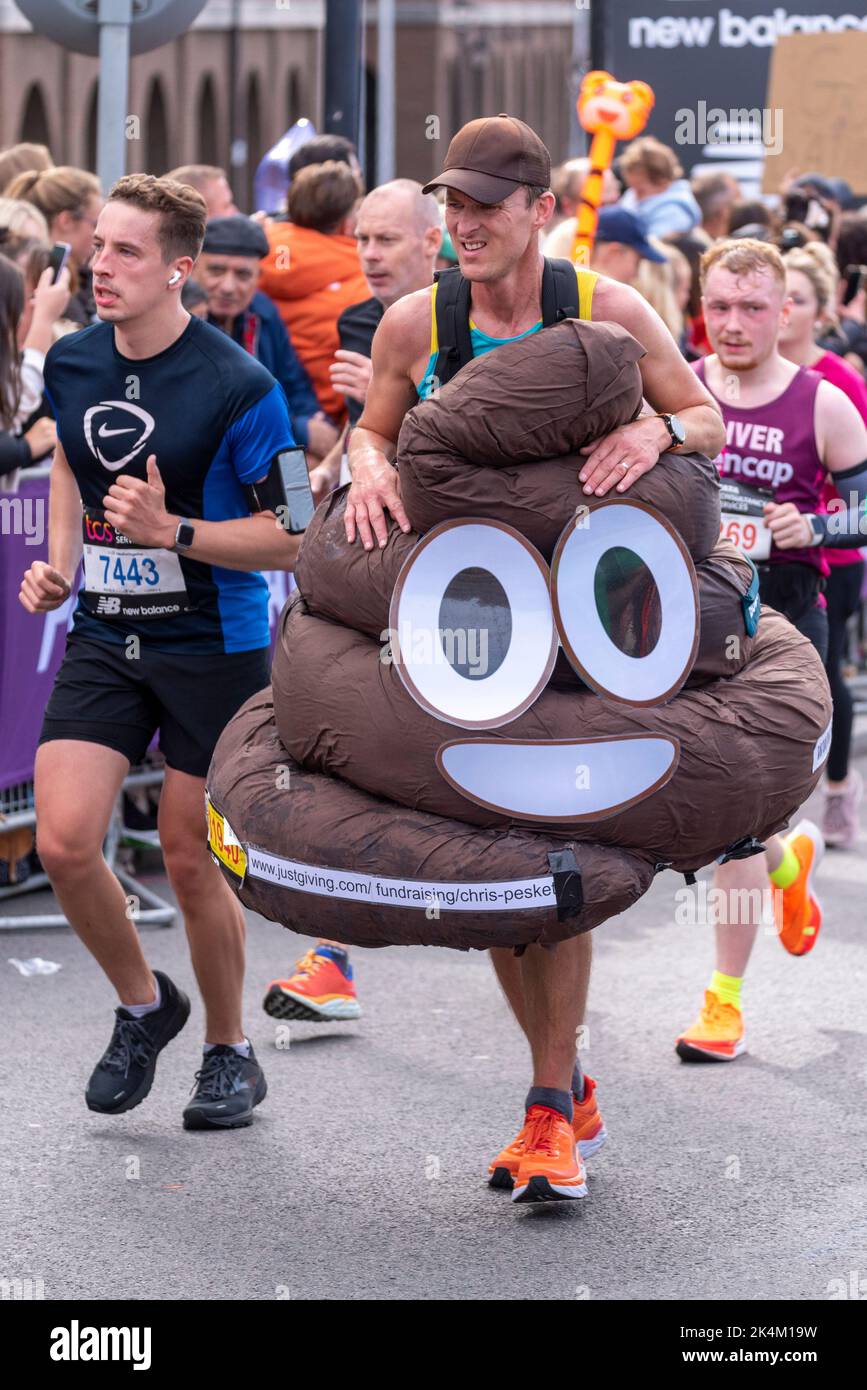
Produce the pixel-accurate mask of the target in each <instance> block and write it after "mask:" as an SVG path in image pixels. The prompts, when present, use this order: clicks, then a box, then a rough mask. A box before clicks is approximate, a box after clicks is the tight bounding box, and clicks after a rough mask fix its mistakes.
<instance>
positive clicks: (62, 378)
mask: <svg viewBox="0 0 867 1390" xmlns="http://www.w3.org/2000/svg"><path fill="white" fill-rule="evenodd" d="M206 215H207V213H206V207H205V203H204V200H203V199H202V198H201V196H200V195H199V194H198V193H196V192H195V191H194V190H193V189H191V188H187V187H185V186H183V185H181V184H178V183H176V182H174V181H173V180H169V179H156V178H153V177H152V176H150V175H146V174H136V175H131V176H129V177H126V178H123V179H121V180H120V181H119V182H118V183H117V184H115V186H114V188H113V189H112V191H111V193H110V195H109V198H108V201H107V203H106V205H105V208H104V210H103V212H102V213H101V215H100V218H99V221H98V223H97V227H96V232H95V235H94V260H93V272H94V291H95V297H96V304H97V310H98V313H99V317H100V320H101V322H99V323H97V324H94V325H92V326H91V327H89V328H87V329H85V330H83V331H82V332H80V333H76V334H74V335H71V336H68V337H66V338H63V339H61V340H60V342H58V343H56V344H55V345H54V347H53V348H52V349H51V351H50V352H49V353H48V356H47V358H46V363H45V387H46V393H47V395H48V396H49V398H50V400H51V403H52V407H53V409H54V413H55V415H56V418H57V429H58V440H59V442H58V447H57V452H56V455H55V459H54V465H53V469H52V479H51V499H50V512H49V560H48V563H45V562H42V561H37V562H36V563H35V564H34V565H32V566H31V567H30V569H29V570H28V571H27V574H26V575H25V576H24V580H23V583H22V586H21V601H22V603H23V605H24V607H25V608H27V609H28V611H30V612H34V613H35V612H44V611H46V610H48V609H52V608H56V607H58V606H59V605H60V604H61V603H62V602H63V601H64V600H65V599H66V598H67V597H68V595H69V593H70V591H71V588H72V585H73V582H74V576H75V574H76V571H77V569H78V565H79V561H80V560H81V559H82V558H83V561H84V584H83V586H82V590H81V593H80V596H79V600H78V607H77V608H76V611H75V619H74V624H73V628H72V632H71V634H70V636H69V640H68V644H67V651H66V656H65V659H64V661H63V664H62V666H61V668H60V671H59V673H58V677H57V681H56V683H55V686H54V690H53V693H52V695H51V698H50V700H49V703H48V708H47V710H46V713H45V722H44V726H43V730H42V736H41V740H40V747H39V750H38V753H37V758H36V814H37V843H38V849H39V854H40V858H41V860H42V863H43V865H44V867H45V869H46V871H47V873H48V875H49V878H50V880H51V883H52V886H53V888H54V890H55V892H56V894H57V897H58V898H59V900H60V902H61V905H62V906H63V910H64V912H65V913H66V915H67V917H68V919H69V921H70V923H71V924H72V926H73V927H74V929H75V931H76V932H77V933H78V935H79V936H80V937H81V939H82V940H83V941H84V943H85V945H86V946H87V948H88V950H90V952H91V953H92V955H94V956H95V957H96V959H97V961H98V962H99V964H100V965H101V966H102V968H103V970H104V971H105V973H106V974H107V975H108V977H109V979H110V980H111V982H112V984H113V985H114V987H115V989H116V990H117V993H118V997H119V999H120V1004H121V1007H120V1008H119V1009H118V1010H117V1018H116V1023H115V1028H114V1033H113V1035H112V1038H111V1042H110V1044H109V1047H108V1049H107V1051H106V1052H105V1054H104V1056H103V1057H102V1059H101V1060H100V1062H99V1063H98V1065H97V1067H96V1069H95V1071H94V1072H93V1075H92V1076H91V1079H90V1082H89V1084H88V1087H87V1092H86V1100H87V1104H88V1106H89V1107H90V1109H91V1110H97V1111H100V1112H101V1113H104V1114H117V1113H119V1112H121V1111H124V1110H129V1109H131V1108H132V1107H133V1106H135V1105H138V1104H139V1103H140V1101H142V1100H143V1099H144V1098H145V1096H146V1095H147V1093H148V1091H149V1090H150V1087H151V1084H152V1082H153V1077H154V1071H155V1067H156V1059H157V1055H158V1053H159V1051H160V1050H161V1048H162V1047H164V1046H165V1045H166V1043H167V1042H169V1041H170V1040H171V1038H173V1037H174V1036H175V1035H176V1034H177V1033H178V1032H180V1030H181V1028H182V1027H183V1026H184V1023H185V1022H186V1019H187V1016H188V1014H189V1008H190V1006H189V1001H188V1000H187V998H186V996H185V995H184V994H183V993H182V991H181V990H179V989H178V988H177V986H176V985H175V984H174V983H173V982H172V981H171V980H170V979H169V978H168V976H167V975H165V974H164V973H163V972H162V971H153V972H152V971H151V970H150V968H149V966H148V964H147V962H146V960H145V957H144V954H143V951H142V947H141V942H140V940H139V937H138V933H137V932H136V929H135V926H134V924H133V922H132V921H131V920H130V917H129V916H128V915H127V902H126V900H125V897H124V893H123V890H122V888H121V886H120V884H119V882H118V880H117V879H116V878H115V876H114V874H113V873H111V871H110V870H109V869H108V867H107V865H106V863H105V860H104V859H103V856H102V844H103V840H104V837H105V834H106V829H107V826H108V824H109V819H110V816H111V812H112V808H113V806H114V803H115V800H116V798H117V795H118V792H119V790H120V787H121V784H122V782H123V779H124V777H125V776H126V774H127V772H128V770H129V767H130V765H131V764H135V763H137V762H139V761H140V760H141V758H142V757H143V755H144V753H145V750H146V749H147V747H148V745H149V744H150V742H151V739H152V738H153V735H154V733H155V732H156V731H157V730H159V734H160V744H161V747H162V750H163V753H164V754H165V758H166V772H165V781H164V785H163V789H162V794H161V798H160V809H159V832H160V843H161V846H162V851H163V856H164V859H165V864H166V872H167V874H168V877H169V881H170V882H171V885H172V888H173V890H174V893H175V896H176V897H177V900H178V903H179V905H180V907H181V910H182V912H183V915H184V920H185V924H186V928H187V934H188V938H189V943H190V953H191V956H192V960H193V966H194V969H195V972H196V977H197V980H198V984H199V988H200V990H201V993H202V998H203V1000H204V1004H205V1013H206V1032H205V1038H206V1043H205V1058H204V1062H203V1066H202V1068H201V1070H200V1072H199V1073H198V1074H197V1082H198V1085H197V1087H196V1091H195V1095H194V1096H193V1099H192V1100H191V1102H190V1103H189V1104H188V1105H187V1108H186V1110H185V1111H184V1125H185V1126H186V1127H187V1128H191V1129H201V1128H231V1127H235V1126H238V1125H246V1124H249V1123H250V1122H251V1120H252V1111H253V1106H254V1105H257V1104H258V1103H259V1102H260V1101H261V1100H262V1099H264V1096H265V1092H266V1085H265V1078H264V1075H263V1074H262V1071H261V1068H260V1067H259V1064H258V1062H257V1061H256V1058H255V1056H254V1054H253V1050H252V1047H251V1045H250V1043H249V1041H248V1040H247V1039H246V1038H245V1036H244V1032H243V1027H242V1022H241V986H242V981H243V971H244V916H243V912H242V910H241V907H240V904H239V903H238V902H237V900H236V898H235V897H234V896H233V894H232V892H231V890H230V889H229V887H228V885H227V884H226V883H225V882H224V880H223V878H222V876H221V874H220V871H219V870H218V868H217V867H216V865H215V864H214V863H213V861H212V860H211V858H210V856H209V852H208V844H207V833H206V822H205V799H204V793H205V774H206V773H207V770H208V764H209V762H210V758H211V754H212V752H213V749H214V745H215V743H216V741H217V738H218V737H219V734H220V732H221V730H222V729H223V728H224V726H225V725H226V723H227V722H228V720H229V719H231V717H232V715H233V714H234V713H235V711H236V710H237V709H238V708H239V706H240V705H241V704H242V703H243V702H244V701H245V700H246V699H247V698H248V697H249V696H250V695H252V694H254V693H255V692H256V691H257V690H260V689H261V688H262V687H263V686H265V685H267V683H268V678H269V662H268V643H269V637H268V618H267V613H268V590H267V586H266V584H265V580H264V579H263V577H262V575H261V574H259V573H257V572H256V571H258V570H261V569H291V568H292V565H293V564H294V560H295V554H296V550H297V538H295V537H292V536H290V535H289V534H287V532H286V530H285V529H284V528H283V527H282V526H281V525H280V524H278V523H277V521H276V515H275V511H274V510H262V511H258V507H259V505H260V502H261V499H262V497H263V495H265V494H267V496H268V497H269V498H273V493H272V492H271V491H270V489H269V484H270V485H273V479H274V478H275V477H276V476H279V472H280V470H279V462H278V458H279V455H280V453H281V451H283V450H286V449H287V448H292V447H293V438H292V431H291V426H290V422H289V414H288V408H287V403H286V398H285V396H284V394H283V392H282V390H281V388H280V387H279V386H278V385H277V384H276V382H275V381H274V379H273V377H272V376H271V375H270V373H269V372H267V371H266V370H265V368H264V367H262V366H261V364H260V363H258V362H256V361H255V359H254V358H253V357H251V356H250V354H249V353H246V352H244V350H243V348H241V347H239V346H238V345H237V344H236V343H234V342H232V340H231V339H230V338H229V337H227V336H226V334H224V333H222V332H220V330H219V329H217V328H214V327H212V326H211V325H209V324H207V323H204V322H202V320H201V319H198V318H191V317H190V315H189V314H188V313H187V312H186V310H185V309H183V308H182V306H181V303H180V292H181V287H182V285H183V283H184V281H185V280H186V278H187V276H188V275H189V273H190V271H191V270H192V267H193V264H194V262H195V260H196V257H197V256H198V254H199V250H200V247H201V244H202V237H203V235H204V230H205V220H206ZM265 479H267V480H268V482H266V483H264V485H263V483H262V480H265ZM254 483H255V484H259V486H258V487H257V488H256V490H255V493H253V492H251V491H250V486H251V485H252V484H254ZM266 505H270V503H269V504H266ZM251 508H252V509H256V510H257V514H254V515H251Z"/></svg>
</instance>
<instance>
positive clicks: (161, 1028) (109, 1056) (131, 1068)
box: [84, 970, 190, 1115]
mask: <svg viewBox="0 0 867 1390" xmlns="http://www.w3.org/2000/svg"><path fill="white" fill-rule="evenodd" d="M154 975H155V976H156V978H157V979H158V980H159V984H160V995H161V1003H160V1007H159V1008H158V1009H154V1011H153V1013H152V1014H145V1016H144V1018H133V1016H132V1014H129V1013H127V1011H126V1009H125V1008H123V1006H121V1007H120V1008H118V1009H115V1014H116V1016H117V1019H116V1022H115V1025H114V1032H113V1033H112V1035H111V1042H110V1043H109V1045H108V1047H107V1049H106V1051H105V1052H104V1053H103V1055H102V1057H101V1058H100V1060H99V1062H98V1063H97V1065H96V1068H95V1070H94V1073H93V1075H92V1076H91V1078H90V1080H89V1082H88V1083H87V1090H86V1091H85V1093H84V1098H85V1100H86V1101H87V1105H88V1109H89V1110H98V1111H99V1112H100V1114H102V1115H120V1114H121V1112H122V1111H124V1110H132V1109H133V1107H134V1106H136V1105H139V1104H140V1103H141V1102H142V1101H143V1100H144V1098H145V1096H146V1095H147V1093H148V1091H149V1090H150V1088H151V1086H152V1085H153V1079H154V1073H155V1071H156V1068H157V1057H158V1056H159V1054H160V1052H161V1051H162V1049H163V1048H164V1047H165V1045H166V1043H169V1042H171V1040H172V1038H174V1037H176V1036H177V1034H178V1033H179V1032H180V1031H181V1029H182V1028H183V1026H184V1024H185V1023H186V1021H187V1019H188V1018H189V1016H190V1001H189V999H188V998H187V996H186V995H185V994H184V993H183V991H182V990H179V989H178V987H177V985H175V984H173V983H172V981H171V980H170V979H169V977H168V975H164V974H163V972H162V971H161V970H155V971H154Z"/></svg>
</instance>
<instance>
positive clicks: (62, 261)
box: [48, 241, 72, 285]
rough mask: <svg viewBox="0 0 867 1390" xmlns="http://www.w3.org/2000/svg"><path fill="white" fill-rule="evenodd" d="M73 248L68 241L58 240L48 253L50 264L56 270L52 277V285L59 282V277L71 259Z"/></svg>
mask: <svg viewBox="0 0 867 1390" xmlns="http://www.w3.org/2000/svg"><path fill="white" fill-rule="evenodd" d="M71 250H72V247H71V246H70V244H69V242H68V241H56V242H55V243H54V245H53V246H52V248H51V250H50V252H49V253H48V264H49V266H50V267H51V269H52V270H53V271H54V275H53V276H52V279H51V283H52V285H56V284H57V277H58V275H59V274H60V272H61V270H62V269H63V267H64V266H65V265H66V262H67V261H68V260H69V253H70V251H71Z"/></svg>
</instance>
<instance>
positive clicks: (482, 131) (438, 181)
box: [422, 111, 551, 204]
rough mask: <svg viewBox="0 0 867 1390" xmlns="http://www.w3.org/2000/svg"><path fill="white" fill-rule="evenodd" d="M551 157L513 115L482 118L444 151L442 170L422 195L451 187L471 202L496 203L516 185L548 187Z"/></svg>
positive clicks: (527, 128) (536, 136)
mask: <svg viewBox="0 0 867 1390" xmlns="http://www.w3.org/2000/svg"><path fill="white" fill-rule="evenodd" d="M550 183H551V156H550V154H549V153H548V150H547V147H546V146H545V145H544V144H543V142H542V141H541V140H540V139H539V136H538V135H537V134H536V132H535V130H531V129H530V127H529V126H528V125H525V124H524V122H523V121H519V120H518V119H517V117H516V116H507V115H506V113H505V112H504V111H501V112H500V114H499V116H487V117H484V118H483V119H481V120H477V121H470V122H469V123H468V124H467V125H465V126H462V127H461V129H460V130H459V131H458V133H457V135H456V136H455V137H454V139H453V140H452V142H451V144H450V145H449V147H448V150H447V152H446V159H445V168H444V169H443V172H442V173H441V174H437V176H436V178H435V179H432V180H431V182H430V183H426V184H425V186H424V188H423V189H422V193H432V192H433V190H434V189H435V188H440V187H446V188H456V189H457V190H458V192H459V193H466V195H467V197H468V198H472V199H473V201H474V202H476V203H488V204H491V203H499V202H501V201H502V200H503V198H508V196H509V194H510V193H514V191H515V189H516V188H518V187H520V185H521V184H529V185H531V186H532V187H535V188H548V186H549V185H550Z"/></svg>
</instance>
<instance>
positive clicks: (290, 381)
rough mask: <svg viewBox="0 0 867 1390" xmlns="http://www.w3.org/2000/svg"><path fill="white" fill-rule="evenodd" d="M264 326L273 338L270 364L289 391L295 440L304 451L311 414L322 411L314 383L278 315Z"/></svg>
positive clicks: (287, 393)
mask: <svg viewBox="0 0 867 1390" xmlns="http://www.w3.org/2000/svg"><path fill="white" fill-rule="evenodd" d="M263 327H265V328H266V329H267V332H268V334H269V337H270V339H271V343H270V347H271V354H270V356H271V361H270V363H269V364H268V365H269V366H270V369H271V371H272V372H273V374H274V376H275V377H276V378H277V380H278V381H279V383H280V385H281V386H282V387H283V390H284V391H285V392H286V399H287V401H288V402H289V410H290V413H291V416H292V429H293V431H294V434H295V438H296V440H297V442H298V443H299V444H300V445H301V447H302V448H306V447H307V443H308V438H309V434H308V429H307V422H308V420H309V419H310V417H311V415H316V414H317V413H318V412H319V410H320V409H321V406H320V404H319V401H318V400H317V398H316V392H315V391H314V390H313V383H312V382H311V380H310V377H309V376H308V375H307V371H306V369H305V367H304V365H303V363H302V361H301V359H300V357H299V356H298V354H297V352H296V351H295V349H294V347H293V346H292V340H291V338H290V337H289V334H288V333H287V332H286V325H285V324H284V322H283V320H282V319H281V318H280V316H279V314H275V315H274V317H273V318H272V319H269V320H266V321H265V322H264V323H263Z"/></svg>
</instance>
